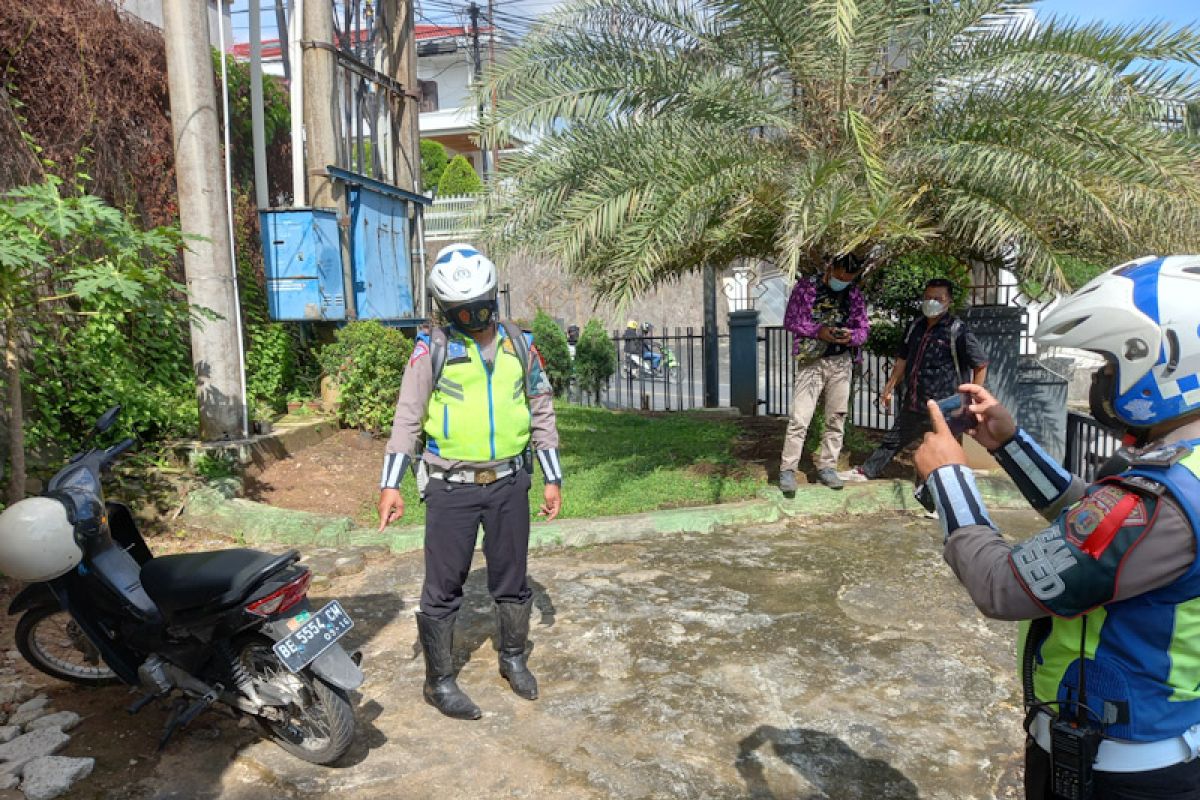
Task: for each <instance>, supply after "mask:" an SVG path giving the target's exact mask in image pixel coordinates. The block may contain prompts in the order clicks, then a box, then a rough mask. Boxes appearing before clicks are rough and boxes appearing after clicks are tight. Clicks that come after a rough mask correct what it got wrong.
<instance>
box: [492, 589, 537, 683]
mask: <svg viewBox="0 0 1200 800" xmlns="http://www.w3.org/2000/svg"><path fill="white" fill-rule="evenodd" d="M532 610H533V598H532V597H531V598H529V599H528V600H526V601H525V602H524V603H497V604H496V628H497V630H498V631H499V639H498V641H497V644H498V646H499V650H500V675H501V676H502V677H505V678H507V679H508V683H509V685H510V686H512V690H513V691H514V692H516V693H517V694H518V695H520V696H521V697H524V698H525V699H526V700H537V696H538V689H537V678H535V677H533V673H532V672H530V671H529V668H528V667H527V666H525V661H526V659H527V658H528V656H527V655H526V654H525V643H526V642H527V641H528V640H529V612H530V611H532Z"/></svg>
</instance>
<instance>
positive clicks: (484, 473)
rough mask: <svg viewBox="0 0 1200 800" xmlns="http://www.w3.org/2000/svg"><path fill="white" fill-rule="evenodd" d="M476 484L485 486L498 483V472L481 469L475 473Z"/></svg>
mask: <svg viewBox="0 0 1200 800" xmlns="http://www.w3.org/2000/svg"><path fill="white" fill-rule="evenodd" d="M475 482H476V483H478V484H481V485H483V486H487V485H488V484H489V483H495V482H496V470H494V469H480V470H476V471H475Z"/></svg>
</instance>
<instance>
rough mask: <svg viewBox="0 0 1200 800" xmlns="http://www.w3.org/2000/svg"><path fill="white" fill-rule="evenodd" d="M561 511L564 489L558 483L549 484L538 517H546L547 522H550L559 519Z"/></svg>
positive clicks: (543, 495) (543, 494) (543, 493)
mask: <svg viewBox="0 0 1200 800" xmlns="http://www.w3.org/2000/svg"><path fill="white" fill-rule="evenodd" d="M561 510H562V487H561V486H559V485H558V484H557V483H547V484H546V490H545V491H544V492H542V509H541V511H539V512H538V516H539V517H545V518H546V522H549V521H551V520H552V519H554V518H555V517H557V516H558V512H559V511H561Z"/></svg>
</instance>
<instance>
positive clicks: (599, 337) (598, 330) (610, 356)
mask: <svg viewBox="0 0 1200 800" xmlns="http://www.w3.org/2000/svg"><path fill="white" fill-rule="evenodd" d="M574 370H575V380H576V381H578V383H579V388H580V389H582V390H583V391H585V392H588V393H589V394H591V395H592V396H593V397H596V396H597V395H599V394H600V389H601V388H603V386H604V385H605V384H606V383H608V379H609V378H611V377H612V375H613V373H614V372H616V371H617V348H616V347H614V346H613V343H612V339H610V338H608V334H607V333H605V332H604V326H603V325H601V324H600V321H599V320H597V319H590V320H588V323H587V325H584V326H583V330H582V331H580V333H579V341H578V342H577V343H576V344H575V364H574Z"/></svg>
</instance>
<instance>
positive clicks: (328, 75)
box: [303, 0, 358, 319]
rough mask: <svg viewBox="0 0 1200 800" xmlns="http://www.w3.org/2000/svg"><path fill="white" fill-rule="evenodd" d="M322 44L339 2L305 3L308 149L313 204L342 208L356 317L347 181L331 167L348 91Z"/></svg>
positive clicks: (346, 281) (345, 264)
mask: <svg viewBox="0 0 1200 800" xmlns="http://www.w3.org/2000/svg"><path fill="white" fill-rule="evenodd" d="M317 44H323V45H332V44H333V4H332V3H330V2H328V0H308V2H306V3H305V4H304V42H303V52H304V64H303V72H304V155H305V160H306V161H307V163H308V181H307V183H308V204H309V205H310V206H312V207H313V208H332V209H336V210H337V214H338V223H339V226H340V227H341V230H342V236H341V240H342V277H343V285H344V287H345V298H346V318H347V319H356V318H357V316H358V314H357V312H356V302H355V300H356V298H355V292H354V276H353V272H352V270H351V264H350V261H351V256H350V236H349V233H350V228H349V226H350V215H349V208H348V207H347V204H346V187H345V185H343V184H341V183H339V182H337V181H335V180H334V179H333V178H332V177H331V176H330V175H329V172H328V171H327V169H326V167H329V166H330V165H335V166H336V165H339V164H340V159H339V158H338V152H339V151H340V150H341V147H340V145H341V142H342V132H341V124H340V121H341V105H340V98H341V95H342V92H341V91H339V90H338V86H337V59H336V57H335V56H334V54H333V53H332V52H330V51H329V50H327V49H325V48H324V47H315V46H314V45H317ZM347 100H348V98H347Z"/></svg>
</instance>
